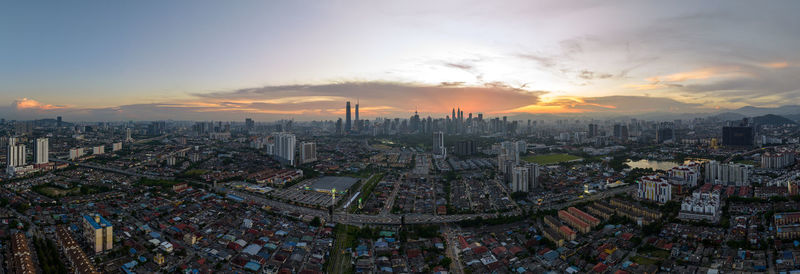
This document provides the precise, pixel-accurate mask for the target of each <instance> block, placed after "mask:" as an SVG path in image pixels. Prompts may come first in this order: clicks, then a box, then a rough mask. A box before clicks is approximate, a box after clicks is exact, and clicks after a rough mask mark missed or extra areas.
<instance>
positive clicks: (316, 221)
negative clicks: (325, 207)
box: [310, 217, 322, 226]
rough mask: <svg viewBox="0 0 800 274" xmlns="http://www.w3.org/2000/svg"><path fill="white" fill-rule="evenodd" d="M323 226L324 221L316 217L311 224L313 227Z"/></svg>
mask: <svg viewBox="0 0 800 274" xmlns="http://www.w3.org/2000/svg"><path fill="white" fill-rule="evenodd" d="M321 224H322V221H320V219H319V217H314V219H313V220H311V224H310V225H311V226H320V225H321Z"/></svg>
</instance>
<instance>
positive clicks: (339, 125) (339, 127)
mask: <svg viewBox="0 0 800 274" xmlns="http://www.w3.org/2000/svg"><path fill="white" fill-rule="evenodd" d="M342 133H344V127H343V126H342V118H339V119H338V120H336V134H342Z"/></svg>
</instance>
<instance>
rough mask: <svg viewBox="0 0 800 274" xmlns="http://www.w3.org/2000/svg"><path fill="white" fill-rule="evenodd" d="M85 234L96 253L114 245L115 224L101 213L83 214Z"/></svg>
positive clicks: (107, 249) (109, 248)
mask: <svg viewBox="0 0 800 274" xmlns="http://www.w3.org/2000/svg"><path fill="white" fill-rule="evenodd" d="M83 230H84V236H85V238H86V240H87V241H89V244H90V245H91V246H92V249H93V250H94V252H95V253H102V252H104V251H109V250H111V249H113V247H114V226H113V225H111V222H109V221H108V220H106V219H105V218H103V216H101V215H100V214H87V215H83Z"/></svg>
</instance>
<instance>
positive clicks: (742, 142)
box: [722, 126, 753, 146]
mask: <svg viewBox="0 0 800 274" xmlns="http://www.w3.org/2000/svg"><path fill="white" fill-rule="evenodd" d="M722 145H723V146H752V145H753V128H752V127H749V126H730V127H722Z"/></svg>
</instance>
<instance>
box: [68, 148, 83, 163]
mask: <svg viewBox="0 0 800 274" xmlns="http://www.w3.org/2000/svg"><path fill="white" fill-rule="evenodd" d="M83 153H84V152H83V148H82V147H79V148H72V149H70V150H69V159H70V160H75V159H78V158H80V157H82V156H83Z"/></svg>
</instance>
